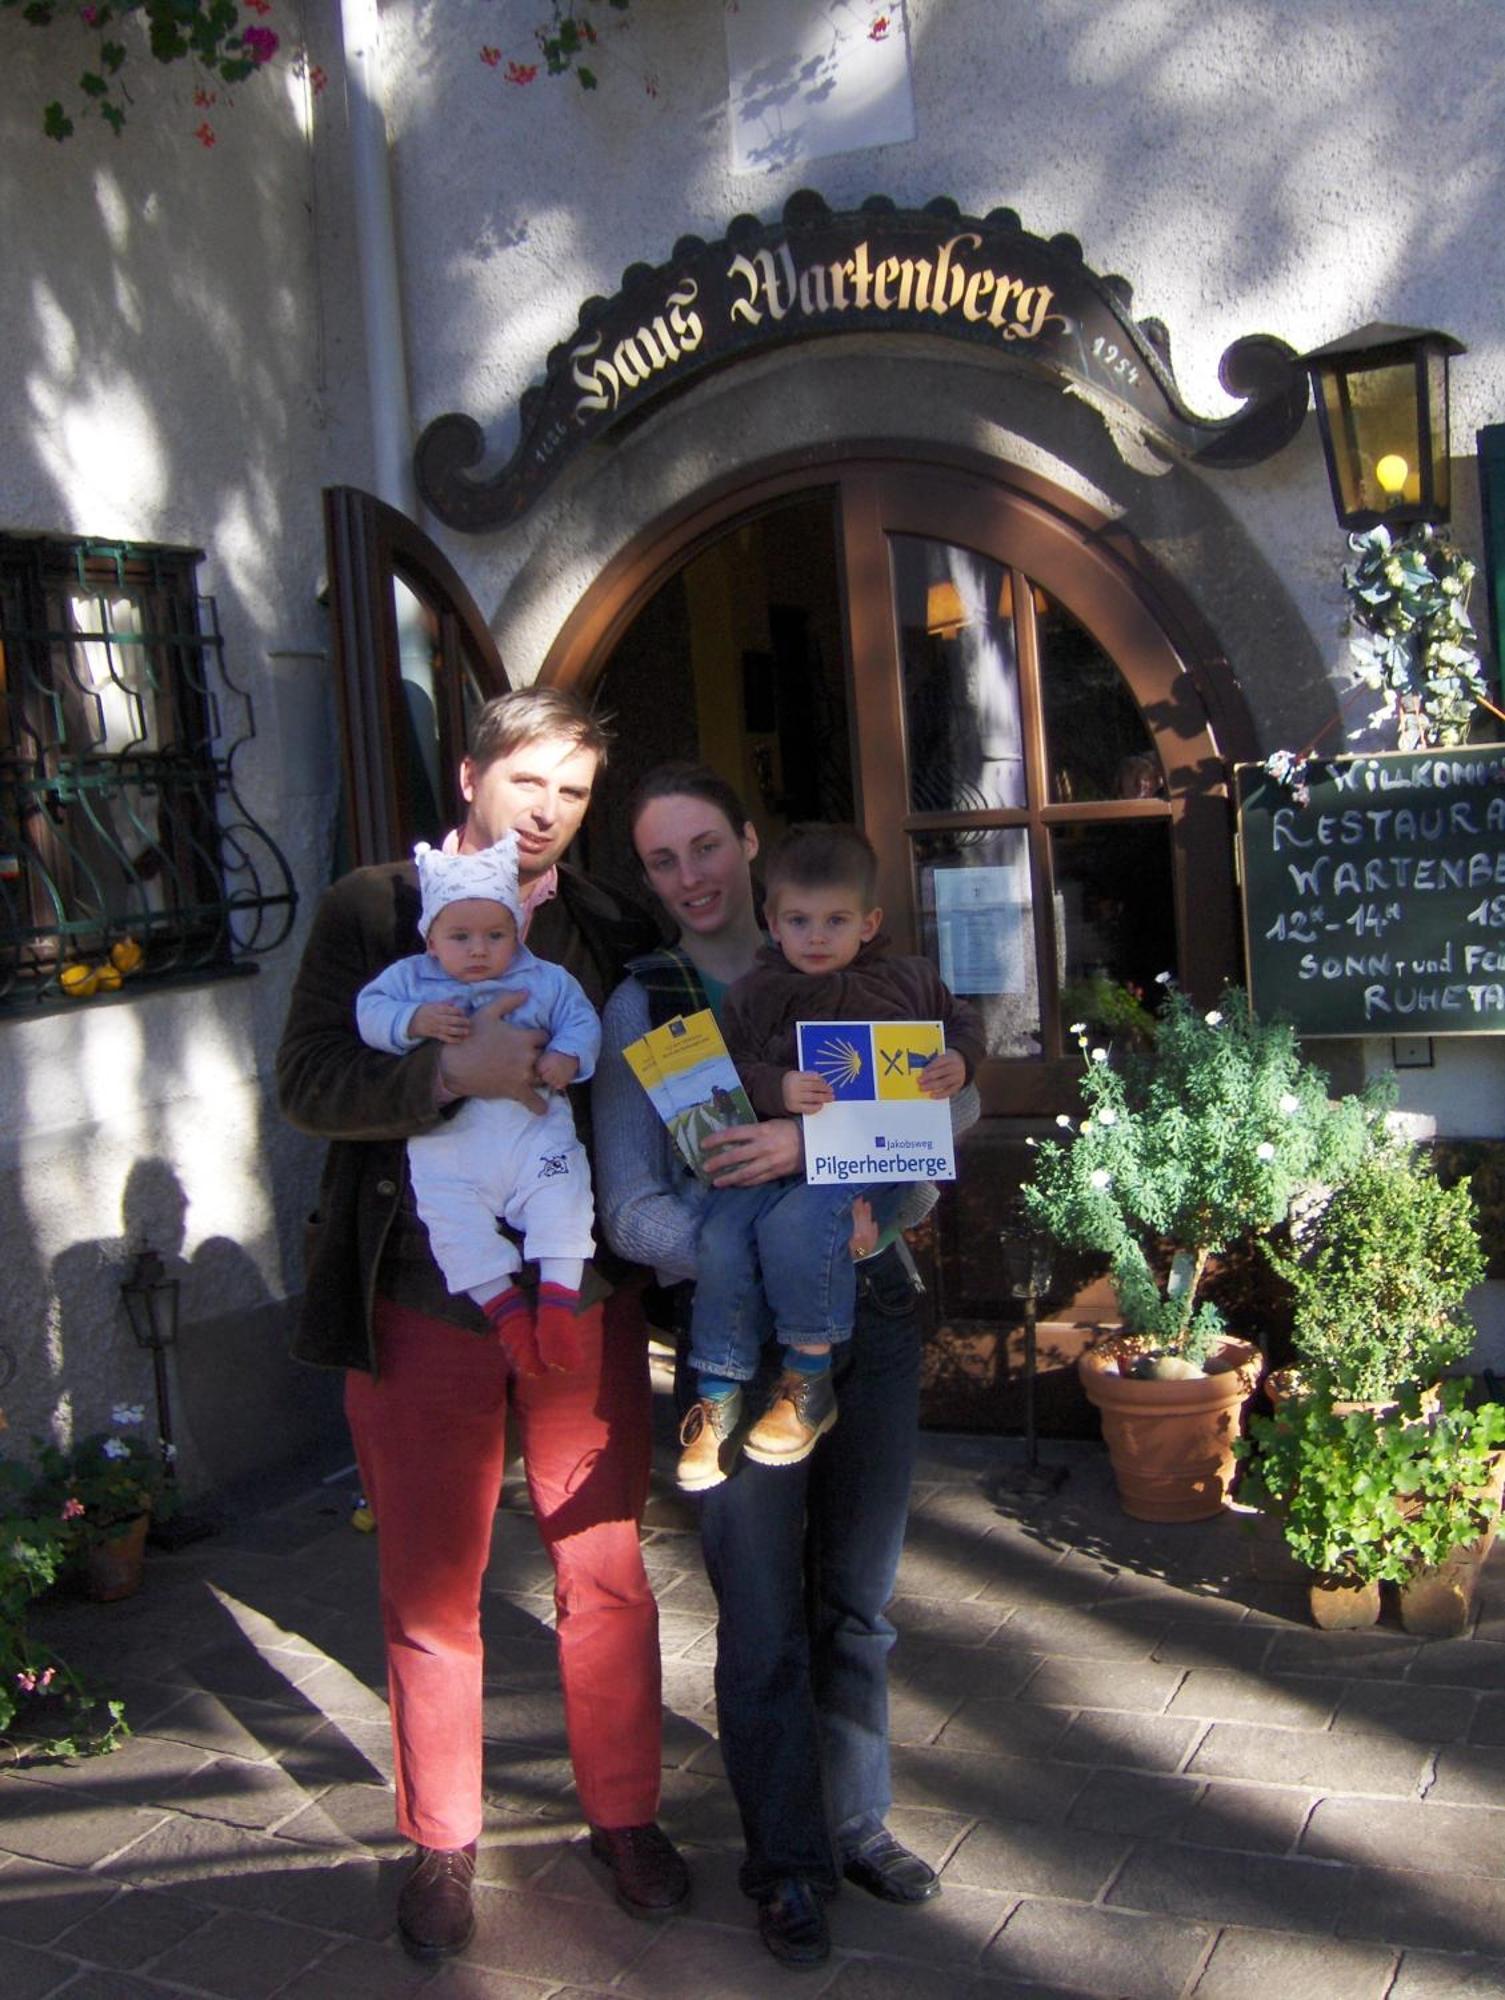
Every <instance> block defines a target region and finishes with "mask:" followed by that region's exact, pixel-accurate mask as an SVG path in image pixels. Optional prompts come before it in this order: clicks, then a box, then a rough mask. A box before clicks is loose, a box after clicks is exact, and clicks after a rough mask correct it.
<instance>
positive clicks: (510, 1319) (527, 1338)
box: [481, 1285, 544, 1375]
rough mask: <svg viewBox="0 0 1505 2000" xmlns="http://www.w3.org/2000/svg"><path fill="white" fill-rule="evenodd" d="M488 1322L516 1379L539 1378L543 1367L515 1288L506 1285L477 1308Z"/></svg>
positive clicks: (521, 1298) (528, 1315)
mask: <svg viewBox="0 0 1505 2000" xmlns="http://www.w3.org/2000/svg"><path fill="white" fill-rule="evenodd" d="M481 1310H482V1312H484V1313H485V1315H486V1317H487V1319H488V1320H489V1321H490V1322H491V1330H492V1332H493V1333H494V1334H495V1335H496V1337H497V1339H498V1340H499V1341H500V1342H501V1343H502V1349H503V1352H504V1353H505V1354H506V1356H507V1359H508V1360H509V1361H510V1362H511V1363H512V1368H513V1372H514V1373H515V1374H518V1375H542V1374H543V1372H544V1365H543V1359H542V1356H541V1355H540V1354H539V1351H538V1339H537V1336H536V1335H535V1333H534V1331H533V1316H532V1314H531V1313H530V1312H529V1311H528V1301H527V1299H526V1298H524V1296H523V1294H522V1293H521V1292H520V1291H519V1290H518V1289H517V1286H516V1285H508V1286H507V1288H506V1290H505V1291H501V1292H498V1293H497V1295H496V1297H495V1298H494V1299H488V1300H487V1301H486V1303H485V1305H484V1306H482V1308H481Z"/></svg>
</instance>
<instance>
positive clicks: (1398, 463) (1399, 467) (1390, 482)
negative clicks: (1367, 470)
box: [1374, 451, 1411, 498]
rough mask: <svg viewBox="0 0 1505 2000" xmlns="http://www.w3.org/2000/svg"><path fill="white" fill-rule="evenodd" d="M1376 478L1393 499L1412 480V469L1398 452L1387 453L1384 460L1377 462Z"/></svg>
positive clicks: (1375, 468) (1382, 488)
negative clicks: (1408, 480)
mask: <svg viewBox="0 0 1505 2000" xmlns="http://www.w3.org/2000/svg"><path fill="white" fill-rule="evenodd" d="M1374 476H1375V478H1376V479H1377V480H1378V481H1379V483H1380V488H1381V490H1382V491H1383V492H1385V493H1388V494H1390V495H1391V497H1392V498H1393V497H1394V496H1395V495H1396V494H1397V493H1399V492H1400V491H1401V490H1402V489H1403V487H1404V486H1405V483H1406V481H1407V479H1409V478H1410V476H1411V468H1410V466H1409V465H1407V463H1406V461H1405V460H1404V459H1403V458H1402V457H1401V455H1400V453H1399V452H1398V451H1387V452H1386V453H1385V456H1384V457H1383V458H1381V459H1378V460H1376V462H1375V467H1374Z"/></svg>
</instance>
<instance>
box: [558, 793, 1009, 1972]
mask: <svg viewBox="0 0 1505 2000" xmlns="http://www.w3.org/2000/svg"><path fill="white" fill-rule="evenodd" d="M630 824H631V829H632V839H633V845H634V847H635V849H636V851H637V855H638V859H639V860H640V862H641V863H642V866H643V870H644V873H645V875H646V877H647V880H648V885H649V887H650V888H651V889H652V890H653V892H654V894H655V895H656V896H657V897H658V900H659V901H660V903H662V905H663V907H664V909H665V911H666V913H667V914H668V916H669V918H670V919H671V921H672V922H673V923H674V924H675V925H676V926H677V930H678V938H677V942H676V944H675V945H673V946H671V947H669V948H668V949H666V950H663V951H658V952H654V953H651V954H649V955H648V956H647V957H646V958H640V959H636V960H634V961H632V964H631V968H630V971H631V976H630V977H629V978H628V979H627V980H626V981H625V982H624V983H623V984H622V985H621V986H620V987H618V989H617V991H616V992H615V993H614V994H613V995H612V997H611V999H610V1001H609V1002H608V1003H607V1007H606V1012H605V1016H604V1021H603V1028H604V1033H603V1039H602V1050H601V1061H600V1065H599V1067H598V1070H597V1073H596V1081H595V1087H594V1094H593V1099H592V1105H593V1122H594V1126H595V1135H596V1149H597V1150H596V1166H597V1180H598V1189H597V1193H598V1204H599V1216H600V1221H601V1224H602V1227H603V1228H604V1230H605V1232H606V1236H607V1238H608V1240H609V1241H610V1243H611V1244H612V1245H613V1247H614V1248H615V1249H617V1250H618V1251H620V1252H621V1253H622V1254H623V1255H624V1256H627V1257H631V1258H633V1259H635V1260H636V1261H638V1262H640V1263H644V1264H651V1265H652V1266H653V1267H654V1268H655V1270H656V1271H657V1272H658V1275H659V1280H660V1282H661V1283H663V1284H675V1283H683V1282H684V1281H686V1280H693V1278H694V1276H695V1233H696V1221H697V1215H698V1210H699V1206H700V1191H699V1188H698V1186H697V1183H696V1182H695V1181H694V1180H693V1178H692V1177H691V1176H690V1174H689V1173H688V1171H687V1170H686V1169H685V1168H684V1167H683V1166H682V1164H681V1163H680V1161H679V1159H678V1156H677V1154H676V1152H675V1150H674V1147H673V1146H672V1144H671V1142H670V1140H669V1137H668V1134H667V1132H666V1131H665V1129H664V1127H663V1125H662V1124H661V1123H660V1122H659V1119H658V1116H657V1114H656V1112H655V1111H654V1109H653V1107H652V1105H651V1104H650V1102H649V1100H648V1097H647V1095H646V1094H645V1092H644V1091H643V1090H642V1088H641V1086H640V1085H639V1084H638V1082H637V1080H636V1078H635V1077H634V1076H633V1075H632V1072H631V1071H630V1069H629V1068H628V1066H627V1063H626V1062H625V1060H624V1059H623V1056H622V1053H621V1052H622V1049H623V1048H624V1047H625V1046H626V1045H627V1044H628V1043H629V1042H632V1041H635V1040H636V1039H637V1037H638V1036H639V1035H642V1034H646V1033H647V1031H648V1030H649V1028H651V1027H653V1026H655V1025H658V1024H660V1023H662V1022H664V1021H667V1020H670V1019H672V1018H673V1017H674V1016H675V1015H676V1014H685V1013H694V1012H696V1011H697V1010H698V1009H700V1008H702V1007H707V1006H708V1007H710V1008H711V1009H712V1010H713V1011H714V1010H716V1009H718V1008H719V1007H720V1005H721V1002H722V999H723V998H724V996H725V993H726V989H727V987H728V986H729V985H730V984H731V982H732V981H733V980H735V979H737V978H739V977H740V976H741V975H742V974H743V973H744V972H746V971H748V970H749V969H750V967H751V966H752V963H753V960H754V958H755V956H756V954H757V952H758V949H759V947H760V946H761V945H762V944H763V942H764V938H763V933H762V931H761V929H760V927H759V924H758V918H757V911H756V907H755V902H754V895H753V883H752V873H751V864H752V861H753V858H754V856H755V855H756V854H757V851H758V836H757V833H756V831H755V829H754V828H753V825H752V823H751V821H750V820H749V819H748V817H747V814H746V811H745V810H744V808H743V806H742V802H741V801H740V799H739V798H738V797H737V795H736V793H735V792H734V791H733V790H732V788H731V786H730V785H728V784H726V783H725V781H724V780H723V779H721V778H718V777H717V776H716V774H715V773H714V772H712V771H708V770H705V769H703V768H701V767H698V766H694V765H683V764H681V765H664V766H661V767H660V768H659V769H658V770H657V771H654V772H652V773H650V774H649V776H648V777H647V778H646V779H645V780H644V781H643V783H642V784H641V785H640V786H639V788H638V791H637V794H636V796H635V798H634V800H633V805H632V811H631V816H630ZM977 1110H978V1106H977V1095H976V1092H975V1091H974V1090H973V1089H971V1088H970V1087H969V1088H968V1089H967V1090H965V1091H963V1092H962V1094H961V1095H960V1096H959V1097H958V1098H956V1099H955V1100H953V1114H952V1115H953V1123H954V1124H955V1126H956V1128H957V1129H958V1130H963V1129H965V1127H966V1126H968V1125H970V1124H971V1123H973V1121H974V1120H975V1119H976V1117H977ZM706 1143H707V1150H708V1151H709V1150H710V1149H712V1148H714V1151H715V1159H716V1161H717V1179H718V1183H719V1184H720V1185H723V1186H729V1187H753V1186H757V1185H760V1184H761V1183H763V1182H766V1181H770V1180H774V1179H777V1178H779V1177H780V1176H782V1175H786V1174H790V1173H798V1172H801V1171H802V1166H803V1149H802V1143H801V1132H800V1127H799V1125H798V1124H797V1123H796V1122H795V1121H793V1120H789V1119H778V1120H773V1121H770V1122H768V1123H765V1124H761V1125H756V1126H739V1127H733V1128H732V1129H731V1130H729V1131H727V1132H726V1133H724V1134H718V1135H716V1136H715V1137H714V1138H713V1139H711V1140H710V1141H708V1142H706ZM934 1199H935V1190H934V1189H926V1188H918V1189H916V1190H914V1193H913V1195H912V1197H910V1198H909V1206H908V1207H907V1208H906V1209H905V1211H904V1212H903V1220H904V1222H905V1223H906V1224H912V1223H914V1222H915V1221H917V1220H919V1218H920V1217H921V1216H922V1215H923V1214H924V1213H925V1212H926V1211H927V1209H928V1208H929V1207H930V1205H931V1203H932V1202H933V1201H934ZM870 1230H871V1218H870V1217H863V1218H860V1219H859V1223H858V1226H857V1228H856V1230H855V1232H854V1252H855V1251H858V1250H867V1251H871V1250H872V1248H873V1238H872V1236H871V1234H866V1235H864V1231H869V1232H870ZM916 1291H917V1280H916V1279H915V1277H914V1268H913V1265H912V1264H911V1263H910V1262H909V1259H908V1254H907V1252H905V1251H904V1250H903V1249H902V1247H901V1246H900V1245H899V1244H897V1243H893V1244H888V1245H886V1246H884V1247H883V1248H881V1249H878V1250H877V1251H876V1254H871V1255H867V1256H866V1257H864V1260H863V1262H862V1264H861V1266H860V1268H859V1271H858V1305H857V1320H856V1329H855V1333H854V1336H853V1338H852V1340H851V1341H849V1342H847V1343H846V1344H845V1345H844V1347H843V1349H842V1351H841V1358H840V1360H839V1362H838V1364H837V1373H836V1382H837V1391H838V1396H839V1400H840V1407H841V1417H840V1421H839V1422H838V1423H837V1425H836V1426H835V1428H834V1429H833V1430H832V1431H831V1432H829V1434H828V1435H827V1436H826V1437H825V1438H823V1439H822V1441H821V1443H820V1444H819V1446H818V1447H817V1449H816V1450H815V1451H814V1452H813V1453H812V1454H811V1456H810V1457H809V1458H807V1459H806V1460H804V1461H803V1462H802V1463H800V1464H798V1465H792V1466H779V1467H769V1466H762V1465H755V1464H751V1463H749V1462H747V1461H746V1460H743V1461H742V1462H740V1463H739V1464H737V1465H736V1466H735V1468H734V1470H733V1471H732V1474H731V1476H730V1477H729V1478H728V1479H727V1480H726V1481H725V1482H724V1483H723V1484H721V1485H719V1486H716V1487H714V1488H712V1489H711V1490H710V1491H709V1492H708V1493H707V1494H706V1496H705V1498H704V1500H703V1502H702V1511H701V1538H702V1543H703V1547H704V1551H705V1561H706V1569H707V1571H708V1573H709V1575H710V1579H711V1585H712V1588H713V1589H714V1590H715V1593H716V1601H717V1605H718V1607H719V1611H720V1617H719V1620H718V1624H717V1653H716V1704H717V1712H718V1716H719V1723H720V1736H721V1750H722V1756H723V1758H724V1761H725V1764H726V1771H727V1776H728V1778H729V1779H730V1781H731V1786H732V1791H733V1793H734V1795H735V1797H736V1800H737V1806H738V1810H739V1811H740V1813H741V1816H742V1827H743V1833H744V1837H745V1839H746V1843H747V1857H746V1860H745V1861H744V1863H743V1866H742V1887H743V1890H744V1891H745V1893H746V1894H747V1895H749V1896H751V1897H752V1898H754V1899H755V1901H756V1902H757V1905H758V1928H759V1932H760V1934H761V1936H762V1938H763V1942H764V1943H765V1944H766V1945H767V1947H768V1949H769V1950H770V1951H771V1952H772V1953H773V1955H774V1957H775V1958H777V1959H780V1960H781V1961H783V1962H784V1963H786V1964H794V1965H806V1964H815V1963H817V1962H818V1961H819V1960H821V1959H823V1958H824V1957H825V1956H826V1955H827V1952H828V1951H829V1948H830V1947H829V1941H828V1939H827V1934H826V1919H825V1911H824V1907H823V1900H824V1899H825V1898H826V1897H829V1896H831V1895H833V1894H834V1893H835V1891H836V1889H837V1886H838V1884H839V1882H840V1880H841V1878H842V1877H843V1876H845V1878H846V1879H847V1880H848V1881H850V1882H854V1883H856V1884H857V1885H858V1886H859V1887H861V1888H864V1889H866V1890H868V1891H869V1892H870V1893H871V1894H873V1895H876V1896H881V1897H883V1898H884V1899H885V1900H887V1901H890V1902H903V1903H909V1902H923V1901H925V1900H926V1899H927V1898H928V1897H930V1896H933V1895H935V1894H936V1893H937V1891H938V1890H939V1888H940V1883H939V1880H938V1879H937V1877H936V1875H935V1873H934V1871H933V1870H932V1869H931V1868H930V1867H929V1865H928V1864H927V1863H926V1862H924V1861H922V1860H921V1859H920V1857H919V1856H918V1855H915V1854H911V1853H909V1852H908V1850H907V1849H905V1848H903V1847H902V1846H901V1845H900V1844H899V1842H898V1841H897V1840H895V1839H894V1837H893V1836H892V1835H891V1834H890V1833H889V1832H888V1830H887V1828H886V1827H885V1825H884V1818H885V1815H886V1814H887V1812H888V1809H889V1806H890V1804H891V1803H892V1794H891V1790H890V1778H889V1757H888V1682H887V1673H888V1652H889V1648H890V1647H891V1646H892V1644H893V1640H894V1631H893V1627H892V1626H891V1625H890V1624H889V1623H888V1621H887V1619H886V1618H885V1616H884V1608H885V1606H886V1605H887V1603H888V1600H889V1598H890V1597H891V1595H892V1593H893V1587H894V1578H895V1576H896V1574H897V1571H898V1564H899V1555H900V1551H901V1548H902V1545H903V1540H904V1524H905V1516H906V1514H907V1511H908V1505H909V1487H910V1479H911V1475H912V1471H913V1465H914V1448H915V1436H916V1430H917V1419H918V1402H919V1369H920V1328H919V1322H918V1317H917V1314H916ZM749 1405H750V1407H751V1408H754V1409H756V1408H758V1407H760V1405H759V1403H758V1399H757V1396H756V1395H754V1396H753V1397H751V1398H750V1399H749ZM807 1584H808V1588H807Z"/></svg>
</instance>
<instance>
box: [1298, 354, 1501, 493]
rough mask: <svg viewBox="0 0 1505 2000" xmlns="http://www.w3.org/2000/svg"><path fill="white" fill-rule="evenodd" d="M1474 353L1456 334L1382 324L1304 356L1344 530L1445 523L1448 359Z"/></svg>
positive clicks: (1448, 470)
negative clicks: (1423, 522) (1381, 524)
mask: <svg viewBox="0 0 1505 2000" xmlns="http://www.w3.org/2000/svg"><path fill="white" fill-rule="evenodd" d="M1466 351H1467V350H1466V349H1465V347H1464V346H1463V343H1462V342H1461V341H1458V340H1454V338H1453V337H1452V335H1451V334H1449V333H1438V332H1436V331H1435V330H1433V331H1428V330H1426V329H1424V328H1421V327H1414V326H1388V325H1386V324H1384V323H1383V322H1382V321H1374V322H1372V323H1371V324H1370V325H1369V326H1362V327H1360V328H1359V330H1358V332H1357V333H1350V334H1345V335H1344V337H1343V339H1341V340H1334V341H1329V343H1328V345H1327V346H1326V347H1315V348H1313V349H1312V351H1311V353H1310V354H1303V355H1302V356H1301V365H1302V366H1303V367H1305V368H1306V369H1308V370H1309V371H1310V373H1311V378H1312V390H1313V394H1314V396H1315V399H1316V404H1317V421H1318V423H1319V424H1320V425H1321V428H1322V449H1323V451H1324V453H1325V454H1326V457H1327V476H1328V479H1329V480H1330V481H1331V483H1332V489H1333V506H1334V507H1335V508H1336V509H1337V514H1338V519H1339V521H1340V522H1341V523H1342V525H1343V526H1344V527H1345V528H1352V529H1363V528H1374V527H1378V526H1379V524H1380V523H1381V522H1384V523H1385V525H1386V526H1387V527H1389V526H1400V527H1406V526H1409V525H1411V524H1412V523H1414V522H1417V521H1428V522H1431V523H1432V524H1433V525H1435V526H1439V527H1440V526H1442V525H1443V524H1444V523H1445V522H1446V520H1447V518H1448V513H1449V509H1450V507H1451V504H1452V490H1451V487H1452V482H1451V476H1450V467H1449V462H1448V361H1449V359H1450V357H1451V356H1453V355H1454V354H1463V353H1465V352H1466Z"/></svg>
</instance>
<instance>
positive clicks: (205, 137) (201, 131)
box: [193, 118, 215, 147]
mask: <svg viewBox="0 0 1505 2000" xmlns="http://www.w3.org/2000/svg"><path fill="white" fill-rule="evenodd" d="M193 136H194V138H195V139H197V140H198V142H199V144H200V145H201V146H206V147H207V146H212V145H213V144H214V143H215V138H214V127H213V126H212V125H211V124H210V123H209V120H208V119H207V118H206V119H205V120H204V122H203V124H202V125H200V126H199V128H198V130H197V131H196V132H195V133H194V135H193Z"/></svg>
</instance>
